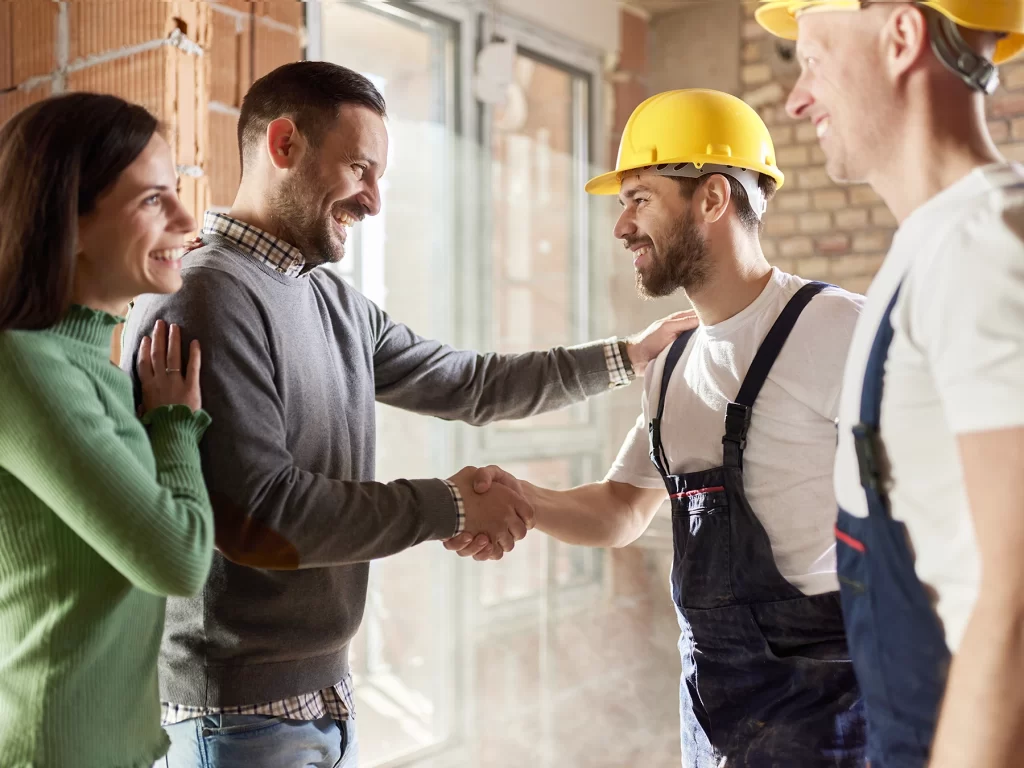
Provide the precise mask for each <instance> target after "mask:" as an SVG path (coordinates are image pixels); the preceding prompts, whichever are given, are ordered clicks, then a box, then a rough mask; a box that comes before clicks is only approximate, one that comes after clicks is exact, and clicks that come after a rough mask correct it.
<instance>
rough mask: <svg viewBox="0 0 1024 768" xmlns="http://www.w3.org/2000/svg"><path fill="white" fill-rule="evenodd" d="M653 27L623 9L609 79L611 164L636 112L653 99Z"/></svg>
mask: <svg viewBox="0 0 1024 768" xmlns="http://www.w3.org/2000/svg"><path fill="white" fill-rule="evenodd" d="M649 40H650V28H649V25H648V20H647V18H646V17H645V16H643V15H641V14H639V13H637V12H635V11H633V10H630V9H628V8H626V7H625V6H623V8H622V10H621V11H620V12H619V59H618V62H617V63H616V66H615V69H614V70H613V71H612V72H611V73H609V75H608V77H609V80H610V82H611V84H612V104H613V109H612V125H611V130H610V131H609V134H608V140H609V162H610V163H612V164H614V163H615V159H616V157H617V156H618V153H619V141H620V140H621V139H622V129H623V128H625V126H626V121H627V120H629V116H630V115H631V114H632V113H633V110H634V109H636V107H637V106H638V105H639V104H640V102H642V101H643V100H644V99H646V98H647V97H648V96H650V95H651V94H650V92H649V89H648V81H647V71H648V66H649V60H650V56H649V48H650V46H649Z"/></svg>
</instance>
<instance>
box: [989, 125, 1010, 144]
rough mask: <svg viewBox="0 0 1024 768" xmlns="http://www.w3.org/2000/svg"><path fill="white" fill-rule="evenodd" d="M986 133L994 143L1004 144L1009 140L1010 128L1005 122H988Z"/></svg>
mask: <svg viewBox="0 0 1024 768" xmlns="http://www.w3.org/2000/svg"><path fill="white" fill-rule="evenodd" d="M988 132H989V134H991V136H992V141H994V142H996V143H1001V142H1004V141H1006V140H1007V139H1009V138H1010V126H1009V124H1008V123H1007V122H1006V121H1005V120H993V121H991V122H989V124H988ZM1015 138H1016V137H1015Z"/></svg>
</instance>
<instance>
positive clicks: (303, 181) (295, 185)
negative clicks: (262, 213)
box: [270, 158, 345, 267]
mask: <svg viewBox="0 0 1024 768" xmlns="http://www.w3.org/2000/svg"><path fill="white" fill-rule="evenodd" d="M309 160H310V161H312V158H309ZM310 161H307V162H304V165H303V166H302V167H301V168H300V169H299V171H298V173H295V174H293V175H291V176H289V177H288V178H287V179H285V181H284V183H283V184H282V185H281V187H280V188H279V189H278V190H277V192H276V194H275V195H274V197H273V199H272V200H271V206H270V207H271V210H272V211H273V212H274V216H275V217H276V218H277V223H278V229H279V231H280V232H281V233H282V239H284V240H286V241H287V242H289V243H290V244H291V245H294V246H295V247H296V248H298V249H299V250H300V251H301V252H302V258H303V259H304V260H305V262H306V266H307V267H315V266H319V265H320V264H327V263H335V262H339V261H341V260H342V258H344V256H345V246H344V244H343V243H342V242H341V240H340V239H339V238H338V235H337V233H336V232H335V228H336V226H337V225H336V224H335V222H334V219H333V218H332V217H331V215H330V214H326V215H325V214H324V212H323V210H322V206H323V200H324V198H325V197H326V192H325V191H324V190H323V189H322V185H321V183H320V179H319V174H318V173H317V170H316V167H315V165H314V163H313V162H310Z"/></svg>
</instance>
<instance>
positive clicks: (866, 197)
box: [850, 184, 881, 205]
mask: <svg viewBox="0 0 1024 768" xmlns="http://www.w3.org/2000/svg"><path fill="white" fill-rule="evenodd" d="M850 202H851V203H852V204H853V205H873V204H875V203H879V202H881V198H880V197H879V196H878V195H877V194H876V193H875V190H874V189H872V188H871V187H869V186H868V185H866V184H858V185H857V186H855V187H850Z"/></svg>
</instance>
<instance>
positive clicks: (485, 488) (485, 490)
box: [444, 466, 534, 560]
mask: <svg viewBox="0 0 1024 768" xmlns="http://www.w3.org/2000/svg"><path fill="white" fill-rule="evenodd" d="M448 482H450V483H452V484H453V485H455V487H456V488H458V489H459V493H460V494H461V495H462V503H463V507H464V510H465V515H466V526H465V530H464V531H463V532H462V533H460V534H459V535H458V536H454V537H452V538H450V539H447V540H446V541H445V542H444V547H445V549H447V550H449V551H452V552H456V553H458V555H459V556H460V557H472V558H473V559H474V560H501V558H502V557H503V556H504V554H505V553H506V552H511V551H512V548H513V547H514V546H515V543H516V542H517V541H519V540H521V539H522V538H523V537H525V536H526V532H527V531H529V530H530V529H531V528H533V519H534V509H533V503H532V502H531V501H530V499H529V498H528V494H527V490H526V488H525V486H524V484H523V483H521V482H520V481H519V480H517V479H516V478H515V477H513V476H512V475H510V474H509V473H508V472H506V471H505V470H503V469H501V468H500V467H495V466H488V467H480V468H477V467H466V468H464V469H463V470H462V471H460V472H459V473H458V474H456V475H454V476H452V477H450V478H448Z"/></svg>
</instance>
